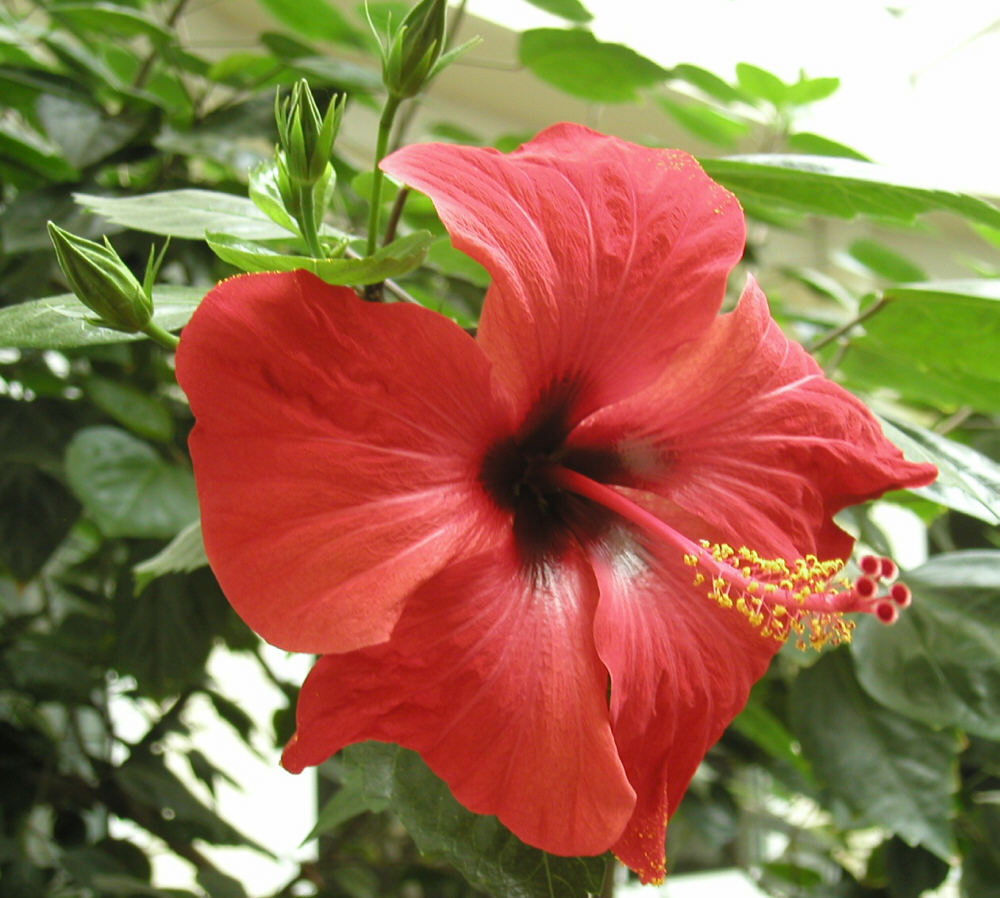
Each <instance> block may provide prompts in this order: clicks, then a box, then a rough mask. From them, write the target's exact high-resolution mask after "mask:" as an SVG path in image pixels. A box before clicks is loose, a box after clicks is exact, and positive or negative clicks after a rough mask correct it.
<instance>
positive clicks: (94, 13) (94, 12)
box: [50, 2, 174, 44]
mask: <svg viewBox="0 0 1000 898" xmlns="http://www.w3.org/2000/svg"><path fill="white" fill-rule="evenodd" d="M50 14H51V15H52V18H53V19H55V20H56V21H57V22H58V21H62V22H65V23H67V24H68V25H70V26H75V27H76V28H78V29H84V30H87V31H96V32H99V33H100V34H101V35H103V36H105V37H109V36H111V35H118V36H121V37H138V36H144V37H148V38H149V39H150V40H152V41H153V42H154V43H155V44H167V43H171V42H172V41H173V39H174V38H173V35H172V33H171V32H170V31H169V30H167V29H166V28H164V27H163V26H162V25H160V24H159V23H158V22H157V21H156V20H155V19H152V18H151V17H150V16H147V15H145V14H144V13H141V12H139V11H137V10H135V9H131V8H129V7H127V6H118V5H116V4H113V3H104V2H100V3H65V2H61V3H58V4H56V5H54V6H53V7H52V8H51V11H50Z"/></svg>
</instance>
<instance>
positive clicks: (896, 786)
mask: <svg viewBox="0 0 1000 898" xmlns="http://www.w3.org/2000/svg"><path fill="white" fill-rule="evenodd" d="M908 613H909V612H908ZM904 619H905V615H904ZM875 626H876V627H878V626H882V625H881V624H878V623H875ZM897 626H898V625H897ZM883 629H885V630H886V631H888V630H890V629H892V628H885V627H884V628H883ZM790 710H791V722H792V728H793V729H794V730H795V732H796V734H797V735H798V737H799V740H800V742H801V743H802V748H803V750H804V751H805V754H806V757H808V758H809V759H810V760H811V761H812V763H813V768H814V769H815V771H816V774H817V776H818V777H819V778H820V779H821V780H822V781H823V782H825V784H826V786H827V787H828V788H829V790H830V792H831V793H832V794H833V795H834V796H835V797H836V799H838V800H839V801H841V802H843V804H844V805H845V806H846V807H847V808H848V809H849V811H850V812H851V814H852V816H853V818H854V819H853V820H852V821H851V822H852V823H853V825H856V826H883V827H885V828H887V829H888V830H890V831H891V832H895V833H897V834H898V835H899V836H900V837H901V838H903V839H904V840H905V841H906V842H907V843H909V844H911V845H923V846H924V847H925V848H927V849H929V850H931V851H933V852H934V853H935V854H936V855H938V856H939V857H941V858H945V859H948V858H950V857H951V856H952V855H953V854H954V852H955V845H954V835H953V833H952V829H951V822H950V816H951V804H952V796H953V795H954V794H955V792H956V791H957V787H958V782H957V765H956V758H957V754H958V748H959V745H958V739H957V737H956V735H955V733H953V732H938V731H935V730H931V729H929V728H927V727H925V726H922V725H921V724H919V723H916V722H915V721H913V720H910V719H909V718H907V717H904V716H902V715H901V714H898V713H896V711H893V710H890V709H889V708H886V707H882V706H881V705H877V704H875V703H874V702H873V701H872V700H871V699H870V698H868V696H867V695H866V694H865V693H864V692H862V690H861V688H860V686H859V685H858V683H857V680H856V679H855V677H854V672H853V670H852V668H851V656H850V655H849V654H848V653H847V652H846V651H844V650H838V651H835V652H830V653H828V654H826V655H824V656H823V657H821V658H820V660H819V661H818V662H817V663H816V664H814V665H813V666H812V667H809V668H806V669H805V670H801V671H799V674H798V676H797V677H796V679H795V682H794V684H793V686H792V694H791V706H790Z"/></svg>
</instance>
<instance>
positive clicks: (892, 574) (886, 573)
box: [879, 558, 899, 581]
mask: <svg viewBox="0 0 1000 898" xmlns="http://www.w3.org/2000/svg"><path fill="white" fill-rule="evenodd" d="M879 564H880V566H881V568H882V579H883V580H886V581H892V580H895V579H896V575H897V574H898V573H899V568H898V567H896V562H895V561H893V560H892V559H891V558H881V559H879Z"/></svg>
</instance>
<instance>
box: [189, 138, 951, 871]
mask: <svg viewBox="0 0 1000 898" xmlns="http://www.w3.org/2000/svg"><path fill="white" fill-rule="evenodd" d="M384 168H385V169H386V170H387V171H388V172H390V173H391V174H393V175H395V176H396V177H398V178H400V179H402V180H403V181H405V182H407V183H408V184H411V185H413V186H414V187H416V188H418V189H420V190H422V191H424V192H426V193H427V194H429V195H430V197H431V198H432V199H433V200H434V202H435V203H436V205H437V209H438V211H439V213H440V215H441V218H442V219H443V221H444V223H445V225H446V226H447V228H448V230H449V232H450V233H451V236H452V240H453V242H454V244H455V246H456V247H458V248H459V249H461V250H464V251H465V252H466V253H468V254H469V255H470V256H472V257H473V258H475V259H478V260H479V261H480V262H481V263H482V264H483V265H485V266H486V268H487V269H488V270H489V271H490V273H491V274H492V276H493V284H492V286H491V287H490V290H489V293H488V295H487V298H486V302H485V305H484V307H483V314H482V321H481V325H480V328H479V331H478V335H477V337H476V338H475V339H473V338H472V337H471V336H469V335H468V334H467V333H465V332H464V331H463V330H462V329H461V328H459V327H458V326H456V325H455V324H453V323H452V322H451V321H449V320H448V319H446V318H444V317H442V316H441V315H438V314H436V313H434V312H432V311H429V310H427V309H423V308H418V307H414V306H408V305H377V304H370V303H364V302H362V301H361V300H360V299H358V298H357V296H356V295H355V294H354V293H352V292H351V291H349V290H347V289H344V288H336V287H329V286H327V285H325V284H323V283H322V282H320V281H319V280H317V279H316V278H315V277H313V276H312V275H310V274H307V273H304V272H295V273H291V274H265V275H252V276H247V277H238V278H234V279H232V280H229V281H226V282H224V283H223V284H221V285H219V286H218V287H217V288H216V289H215V290H213V291H212V292H211V293H210V294H209V295H208V297H207V298H206V299H205V301H204V303H203V304H202V306H201V307H200V308H199V309H198V311H197V312H196V313H195V315H194V317H193V319H192V321H191V323H190V324H189V325H188V327H187V328H186V329H185V331H184V334H183V338H182V340H181V346H180V350H179V352H178V356H177V371H178V377H179V379H180V382H181V384H182V386H183V387H184V389H185V391H186V392H187V394H188V396H189V397H190V399H191V405H192V408H193V410H194V414H195V417H196V419H197V424H196V427H195V429H194V431H193V433H192V436H191V451H192V455H193V458H194V465H195V473H196V476H197V480H198V488H199V496H200V499H201V507H202V516H203V523H204V534H205V545H206V548H207V550H208V556H209V558H210V559H211V562H212V566H213V568H214V569H215V572H216V574H217V575H218V578H219V581H220V583H221V584H222V587H223V589H224V590H225V592H226V594H227V596H228V597H229V599H230V601H231V602H232V603H233V605H234V606H235V608H236V610H237V611H238V612H239V613H240V614H241V615H242V616H243V617H244V619H245V620H246V621H247V622H248V623H249V624H250V626H251V627H253V628H254V629H255V630H257V631H258V632H259V633H260V634H261V635H262V636H264V638H265V639H267V640H269V641H271V642H273V643H275V644H276V645H279V646H282V647H284V648H287V649H291V650H296V651H302V652H316V653H319V654H321V655H322V656H323V657H321V658H320V659H319V661H318V663H317V664H316V666H315V668H314V669H313V671H312V673H311V674H310V675H309V678H308V679H307V680H306V682H305V684H304V686H303V687H302V693H301V696H300V699H299V707H298V732H297V733H296V735H295V738H294V739H293V740H292V742H291V743H290V744H289V745H288V747H287V748H286V750H285V755H284V763H285V766H286V767H288V768H289V769H290V770H293V771H297V770H300V769H302V768H303V767H304V766H306V765H310V764H318V763H320V762H321V761H323V760H324V759H325V758H327V757H329V756H330V755H331V754H332V753H333V752H336V751H337V750H339V749H340V748H342V747H343V746H345V745H347V744H350V743H353V742H357V741H360V740H365V739H379V740H384V741H390V742H397V743H400V744H402V745H404V746H407V747H409V748H412V749H415V750H417V751H418V752H420V753H421V754H422V755H423V757H424V759H425V760H426V761H427V763H428V764H429V765H430V766H431V767H432V768H433V769H434V770H435V771H436V772H437V773H438V774H439V775H440V776H441V777H443V778H444V780H446V781H447V783H448V784H449V785H450V787H451V789H452V791H453V792H454V794H455V796H456V797H457V798H458V799H459V801H461V802H462V803H463V804H464V805H466V806H467V807H468V808H470V809H471V810H473V811H477V812H482V813H489V814H495V815H497V816H498V817H499V818H500V820H502V821H503V822H504V823H505V824H506V825H507V826H508V827H509V828H510V829H511V830H513V831H514V832H515V833H516V834H517V835H519V836H520V837H521V838H522V839H523V840H524V841H526V842H528V843H530V844H532V845H535V846H538V847H539V848H543V849H545V850H548V851H551V852H554V853H557V854H565V855H579V854H596V853H600V852H603V851H606V850H607V849H609V848H610V849H612V850H613V851H614V852H615V853H616V854H617V855H618V856H619V857H620V858H621V859H622V860H623V861H624V862H625V863H626V864H627V865H628V866H630V867H631V868H633V869H634V870H636V871H638V873H639V874H640V876H641V877H642V878H643V879H644V880H646V881H649V880H656V879H659V878H661V877H662V876H663V873H664V832H665V827H666V821H667V818H668V817H669V816H670V814H671V813H673V811H674V809H675V808H676V807H677V804H678V802H679V801H680V799H681V796H682V795H683V794H684V791H685V789H686V788H687V786H688V783H689V781H690V780H691V777H692V776H693V774H694V772H695V768H696V767H697V766H698V764H699V762H700V761H701V759H702V758H703V757H704V755H705V753H706V751H707V750H708V749H709V747H710V746H711V745H712V744H713V743H714V742H715V741H716V740H717V739H718V738H719V736H720V735H721V734H722V731H723V730H724V728H725V727H726V726H727V724H728V723H729V722H730V721H731V720H732V718H733V717H734V716H735V715H736V714H737V713H738V712H739V711H740V709H741V708H742V707H743V706H744V703H745V702H746V699H747V694H748V692H749V690H750V687H751V686H752V685H753V683H754V682H755V681H756V680H757V679H758V678H759V677H760V676H761V675H762V674H763V673H764V671H765V669H766V668H767V665H768V662H769V661H770V659H771V657H772V655H773V654H774V652H775V651H776V650H777V649H778V648H779V647H780V645H781V643H782V641H783V640H784V639H785V638H786V637H787V636H789V635H792V636H793V638H796V639H800V640H805V641H807V642H813V643H814V644H822V643H824V642H826V641H829V640H833V641H839V640H841V639H844V638H845V637H847V636H849V632H850V626H851V624H850V623H848V622H847V621H846V620H845V619H844V617H843V614H844V613H845V612H849V611H869V612H873V613H875V614H877V615H878V616H879V617H881V618H883V619H885V620H890V619H892V618H893V617H894V616H895V613H896V612H895V607H896V605H897V604H900V605H901V604H905V602H906V601H907V599H908V594H907V592H906V589H905V587H903V586H902V585H901V584H896V585H895V586H893V587H892V591H891V592H890V594H889V596H882V597H879V595H878V592H879V587H878V585H877V584H878V580H879V579H880V578H883V577H884V578H885V579H891V577H890V576H889V575H891V573H892V571H891V570H890V569H889V568H890V567H891V564H890V563H888V562H886V563H884V564H883V563H882V562H880V561H879V560H878V559H873V558H869V559H866V560H865V561H864V565H863V568H864V575H863V576H861V577H860V578H859V580H858V581H857V582H856V583H855V584H853V585H852V584H850V583H846V582H843V581H840V580H839V579H838V578H839V577H840V574H839V571H840V568H841V566H842V561H843V559H846V558H847V557H848V555H849V554H850V552H851V549H852V545H853V541H852V539H851V538H850V537H849V536H848V535H846V534H845V533H843V532H842V531H841V530H840V529H839V528H837V527H836V525H834V523H833V521H832V516H833V514H834V513H835V512H837V511H838V510H839V509H841V508H843V507H845V506H847V505H850V504H852V503H856V502H859V501H863V500H866V499H870V498H872V497H875V496H878V495H880V494H882V493H883V492H885V491H886V490H890V489H898V488H902V487H911V486H918V485H922V484H926V483H928V482H930V481H931V480H933V478H934V475H935V472H934V469H933V468H932V467H931V466H928V465H916V464H911V463H909V462H907V461H905V460H904V459H903V457H902V455H901V454H900V453H899V451H898V450H897V449H896V448H895V447H894V446H892V445H891V444H890V443H889V442H887V441H886V440H885V438H884V437H883V436H882V433H881V431H880V429H879V427H878V425H877V423H876V422H875V421H874V419H873V418H872V416H871V415H870V414H869V412H868V411H867V410H866V409H865V407H864V406H863V405H862V404H861V403H860V402H858V400H856V399H855V398H853V397H852V396H851V395H850V394H848V393H847V392H845V391H844V390H842V389H841V388H840V387H838V386H836V385H835V384H833V383H832V382H831V381H829V380H828V379H827V378H826V377H824V376H823V374H822V372H821V371H820V369H819V368H818V367H817V365H816V364H815V363H814V362H813V360H812V359H811V358H810V357H809V355H807V354H806V353H805V351H804V350H803V349H802V348H801V347H800V346H798V345H797V344H795V343H792V342H790V341H789V340H788V339H786V338H785V336H784V335H783V334H782V332H781V331H780V330H779V329H778V327H777V326H776V325H775V323H774V321H773V320H772V319H771V317H770V314H769V312H768V307H767V302H766V300H765V298H764V296H763V294H762V293H761V291H760V289H759V288H758V287H757V285H756V284H755V283H754V282H753V281H752V280H750V281H749V282H748V284H747V287H746V289H745V291H744V293H743V296H742V299H741V300H740V302H739V304H738V305H737V307H736V309H735V310H734V311H732V312H730V313H728V314H725V315H720V314H719V309H720V306H721V303H722V300H723V295H724V292H725V288H726V281H727V278H728V276H729V273H730V271H731V269H732V268H733V266H734V265H735V264H736V262H737V261H738V260H739V258H740V255H741V253H742V250H743V244H744V221H743V215H742V212H741V210H740V208H739V205H738V203H737V202H736V200H735V199H734V197H733V196H731V195H730V194H729V193H727V192H726V191H725V190H724V189H722V188H721V187H720V186H718V185H717V184H715V183H714V182H712V181H711V180H710V179H709V178H708V177H707V176H706V175H705V174H704V172H703V171H702V170H701V168H700V167H699V166H698V164H697V163H696V162H695V161H694V160H693V159H692V158H691V157H689V156H687V155H685V154H684V153H680V152H677V151H672V150H653V149H647V148H643V147H639V146H634V145H632V144H628V143H625V142H623V141H621V140H618V139H615V138H613V137H606V136H603V135H600V134H596V133H594V132H592V131H589V130H587V129H585V128H581V127H579V126H575V125H560V126H557V127H554V128H551V129H549V130H547V131H545V132H544V133H542V134H540V135H539V136H538V137H537V138H535V139H534V140H533V141H531V142H530V143H528V144H526V145H525V146H523V147H522V148H521V149H520V150H518V151H517V152H515V153H512V154H510V155H503V154H500V153H498V152H496V151H494V150H488V149H476V148H470V147H459V146H445V145H434V144H427V145H417V146H411V147H407V148H405V149H403V150H400V151H399V152H397V153H396V154H394V155H393V156H391V157H390V158H388V159H387V160H386V161H385V163H384ZM893 599H895V600H896V602H895V603H894V602H893Z"/></svg>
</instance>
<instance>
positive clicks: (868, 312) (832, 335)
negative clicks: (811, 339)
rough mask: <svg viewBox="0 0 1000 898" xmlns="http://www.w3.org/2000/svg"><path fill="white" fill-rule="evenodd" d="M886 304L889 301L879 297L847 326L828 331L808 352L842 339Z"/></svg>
mask: <svg viewBox="0 0 1000 898" xmlns="http://www.w3.org/2000/svg"><path fill="white" fill-rule="evenodd" d="M888 302H889V300H887V299H886V298H885V297H884V296H882V297H880V298H879V299H878V301H877V302H875V303H873V304H872V305H871V306H869V307H868V308H867V309H865V311H863V312H862V313H861V314H860V315H856V316H855V317H854V318H852V319H851V320H850V321H848V322H847V324H842V325H841V326H840V327H837V328H834V329H833V330H832V331H829V332H828V333H826V334H824V335H823V336H822V337H820V338H819V339H818V340H817V341H816V342H815V343H813V344H812V346H810V347H809V351H810V352H816V350H817V349H822V348H823V347H824V346H826V345H827V344H829V343H832V342H833V341H834V340H836V339H837V338H838V337H842V336H843V335H844V334H846V333H847V332H848V331H849V330H851V328H853V327H856V326H857V325H859V324H861V322H862V321H867V320H868V319H869V318H871V317H872V315H874V314H875V313H876V312H880V311H882V309H883V307H885V306H886V305H887V304H888Z"/></svg>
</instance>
